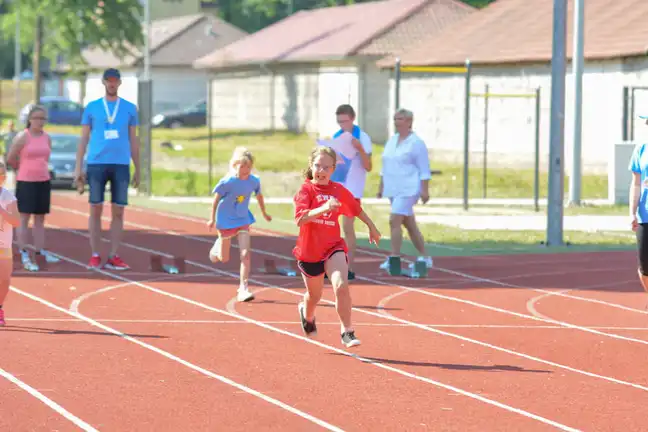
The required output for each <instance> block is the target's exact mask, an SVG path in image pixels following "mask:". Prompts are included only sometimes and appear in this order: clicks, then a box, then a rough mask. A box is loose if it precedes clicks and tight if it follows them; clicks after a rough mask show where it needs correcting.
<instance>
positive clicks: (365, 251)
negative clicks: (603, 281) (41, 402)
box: [56, 206, 648, 318]
mask: <svg viewBox="0 0 648 432" xmlns="http://www.w3.org/2000/svg"><path fill="white" fill-rule="evenodd" d="M56 208H57V209H58V210H61V211H65V212H69V213H73V214H78V215H81V216H84V217H88V213H85V212H80V211H77V210H71V209H67V208H65V207H60V206H59V207H56ZM138 211H139V212H141V213H153V214H155V215H159V216H164V217H167V218H170V219H178V220H186V221H191V222H197V223H203V222H204V221H202V220H200V219H198V218H192V217H185V216H181V215H175V214H168V213H163V212H158V211H154V210H151V211H148V210H141V209H140V210H138ZM104 219H106V220H108V219H107V218H104ZM125 223H126V224H127V225H131V226H134V227H139V228H144V229H149V230H151V231H157V232H164V233H166V234H171V235H176V236H180V237H184V238H188V239H192V240H196V241H200V242H204V243H211V242H210V241H209V240H206V239H204V238H201V237H195V236H190V235H185V234H180V233H176V232H174V231H165V230H161V229H159V228H156V227H151V226H147V225H142V224H136V223H133V222H128V221H125ZM254 231H257V232H259V233H266V234H271V235H272V236H273V237H275V238H279V239H283V240H290V239H288V238H287V237H285V236H281V235H279V234H278V233H275V232H272V231H267V230H263V229H258V228H255V229H254ZM232 246H233V247H237V246H236V245H234V244H233V245H232ZM251 250H252V252H254V253H258V254H261V255H267V256H272V257H274V258H277V259H293V257H287V256H285V255H280V254H275V253H272V252H267V251H262V250H259V249H251ZM356 254H357V255H359V254H365V255H370V256H376V257H381V258H385V257H387V256H388V254H386V253H384V252H378V251H374V250H369V249H365V248H358V249H357V252H356ZM403 261H404V262H406V263H411V262H412V261H410V260H407V259H404V260H403ZM583 261H584V262H591V259H589V260H583ZM553 262H555V260H546V261H537V262H532V263H525V264H527V265H531V264H537V263H553ZM525 264H522V266H524V265H525ZM517 267H520V266H519V265H518V266H517ZM435 269H436V270H439V271H442V272H446V273H448V274H454V275H456V276H461V277H463V278H465V279H467V281H466V283H470V282H469V281H471V280H472V281H480V282H487V283H492V284H494V285H498V286H503V287H509V288H522V289H530V290H533V291H536V292H541V293H545V294H546V293H553V291H549V290H545V289H540V288H532V287H525V286H521V285H514V284H506V283H504V282H500V281H499V280H497V279H486V278H478V277H476V276H472V275H469V274H468V273H463V272H457V271H454V270H450V269H445V268H442V267H435ZM538 275H539V274H538ZM356 277H357V278H359V279H361V278H360V277H358V276H357V275H356ZM365 280H367V281H371V280H374V279H370V278H365ZM382 285H385V284H384V283H383V284H382ZM392 286H397V287H401V288H402V285H393V284H392ZM604 286H606V285H604ZM555 295H557V296H560V297H564V298H569V299H572V300H577V301H584V302H588V303H596V304H600V305H604V306H608V307H612V308H616V309H621V310H626V311H629V312H635V313H641V314H648V311H646V310H642V309H636V308H631V307H628V306H624V305H620V304H617V303H612V302H606V301H603V300H597V299H591V298H587V297H580V296H575V295H570V294H566V293H559V294H555ZM446 297H449V296H446ZM451 298H453V299H455V300H459V299H457V298H455V297H451ZM536 318H537V317H536Z"/></svg>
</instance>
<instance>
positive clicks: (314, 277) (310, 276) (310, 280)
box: [298, 263, 324, 336]
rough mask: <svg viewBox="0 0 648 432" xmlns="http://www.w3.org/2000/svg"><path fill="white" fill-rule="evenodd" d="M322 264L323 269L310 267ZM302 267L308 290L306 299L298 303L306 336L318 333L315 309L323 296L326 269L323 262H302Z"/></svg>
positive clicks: (305, 294)
mask: <svg viewBox="0 0 648 432" xmlns="http://www.w3.org/2000/svg"><path fill="white" fill-rule="evenodd" d="M305 266H308V268H306V269H304V267H305ZM320 266H321V267H322V269H321V270H317V269H316V270H317V271H312V270H314V269H312V268H310V267H320ZM300 267H302V279H303V280H304V285H305V286H306V292H305V293H304V300H303V301H302V302H300V303H299V305H298V310H299V317H300V319H301V325H302V330H303V331H304V334H305V335H306V336H315V335H316V334H317V325H316V324H315V309H316V308H317V304H318V303H319V301H320V299H321V298H322V291H323V290H324V269H323V265H321V264H310V263H300ZM319 271H321V273H319ZM317 273H319V274H317Z"/></svg>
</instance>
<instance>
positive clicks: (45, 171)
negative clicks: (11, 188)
mask: <svg viewBox="0 0 648 432" xmlns="http://www.w3.org/2000/svg"><path fill="white" fill-rule="evenodd" d="M25 134H26V137H27V141H26V142H25V146H24V147H23V148H22V150H21V151H20V154H19V155H18V158H19V159H18V164H19V165H18V173H17V174H16V180H19V181H28V182H41V181H48V180H50V172H49V158H50V153H51V152H52V150H51V149H50V145H49V135H47V133H45V132H43V134H42V135H40V136H33V135H32V134H30V133H29V130H25Z"/></svg>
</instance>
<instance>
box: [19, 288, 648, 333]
mask: <svg viewBox="0 0 648 432" xmlns="http://www.w3.org/2000/svg"><path fill="white" fill-rule="evenodd" d="M128 285H132V284H131V283H130V282H129V283H128ZM259 291H261V290H258V291H255V293H257V292H259ZM93 319H94V320H95V321H97V322H101V323H122V324H237V325H238V324H245V325H249V324H251V323H249V322H247V321H238V320H181V319H111V318H93ZM14 321H18V322H69V323H83V320H81V319H75V318H20V317H18V318H14V317H12V318H11V322H14ZM260 322H262V323H264V324H281V325H299V321H273V320H270V321H260ZM84 325H85V324H84ZM317 325H323V326H325V325H334V326H339V325H340V323H339V322H338V321H330V322H326V321H324V322H318V323H317ZM353 325H354V326H355V327H411V324H401V323H391V322H388V323H383V322H363V321H355V322H354V323H353ZM421 325H424V326H427V327H434V328H449V329H452V328H457V329H504V330H528V329H544V330H568V329H566V328H565V327H561V326H551V325H515V324H434V323H428V324H425V323H421ZM588 328H593V329H599V330H628V331H648V327H619V326H589V327H588Z"/></svg>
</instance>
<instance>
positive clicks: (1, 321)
mask: <svg viewBox="0 0 648 432" xmlns="http://www.w3.org/2000/svg"><path fill="white" fill-rule="evenodd" d="M4 325H7V322H6V321H5V316H4V309H0V327H2V326H4Z"/></svg>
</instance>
